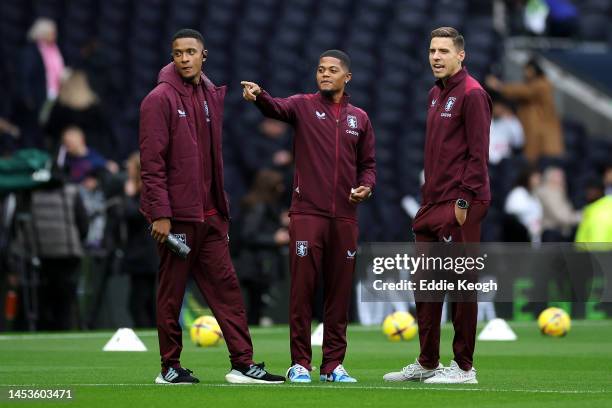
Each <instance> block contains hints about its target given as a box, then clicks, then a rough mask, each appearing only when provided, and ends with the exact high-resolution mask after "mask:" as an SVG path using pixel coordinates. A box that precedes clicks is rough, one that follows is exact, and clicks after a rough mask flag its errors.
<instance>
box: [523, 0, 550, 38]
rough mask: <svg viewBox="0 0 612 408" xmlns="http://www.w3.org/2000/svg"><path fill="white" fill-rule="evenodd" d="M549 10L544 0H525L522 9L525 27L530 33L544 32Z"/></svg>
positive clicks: (539, 33)
mask: <svg viewBox="0 0 612 408" xmlns="http://www.w3.org/2000/svg"><path fill="white" fill-rule="evenodd" d="M549 11H550V10H549V8H548V5H547V4H546V2H545V1H544V0H527V1H526V4H525V7H524V9H523V19H524V24H525V28H526V29H527V30H528V31H529V32H530V33H532V34H536V35H541V34H544V32H545V31H546V19H547V17H548V13H549Z"/></svg>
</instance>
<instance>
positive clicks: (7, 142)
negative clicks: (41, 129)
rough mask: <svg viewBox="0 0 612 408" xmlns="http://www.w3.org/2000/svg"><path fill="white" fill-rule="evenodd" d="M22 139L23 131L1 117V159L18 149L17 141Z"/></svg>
mask: <svg viewBox="0 0 612 408" xmlns="http://www.w3.org/2000/svg"><path fill="white" fill-rule="evenodd" d="M20 137H21V129H19V128H18V127H17V126H16V125H14V124H13V123H11V122H9V121H8V120H7V119H5V118H2V117H0V157H4V156H8V155H10V154H11V153H12V152H13V151H14V150H15V149H16V148H17V147H16V145H17V141H18V140H19V138H20Z"/></svg>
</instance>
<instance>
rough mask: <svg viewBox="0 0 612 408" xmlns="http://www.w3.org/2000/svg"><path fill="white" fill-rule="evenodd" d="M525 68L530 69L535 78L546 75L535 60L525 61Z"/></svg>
mask: <svg viewBox="0 0 612 408" xmlns="http://www.w3.org/2000/svg"><path fill="white" fill-rule="evenodd" d="M527 67H530V68H531V69H533V71H534V72H535V74H536V76H537V77H543V76H546V74H545V73H544V70H543V69H542V66H541V65H540V63H539V62H538V60H537V59H536V58H531V59H529V61H527V63H526V64H525V68H527Z"/></svg>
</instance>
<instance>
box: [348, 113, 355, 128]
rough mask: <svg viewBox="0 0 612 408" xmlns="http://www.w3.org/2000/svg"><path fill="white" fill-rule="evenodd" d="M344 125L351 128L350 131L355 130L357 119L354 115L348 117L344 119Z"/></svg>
mask: <svg viewBox="0 0 612 408" xmlns="http://www.w3.org/2000/svg"><path fill="white" fill-rule="evenodd" d="M346 124H347V125H348V126H349V127H350V128H351V129H356V128H357V117H356V116H354V115H348V116H347V117H346Z"/></svg>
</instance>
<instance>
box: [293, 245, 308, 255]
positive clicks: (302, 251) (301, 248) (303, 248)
mask: <svg viewBox="0 0 612 408" xmlns="http://www.w3.org/2000/svg"><path fill="white" fill-rule="evenodd" d="M295 254H296V255H297V256H299V257H305V256H306V255H308V241H296V242H295Z"/></svg>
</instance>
